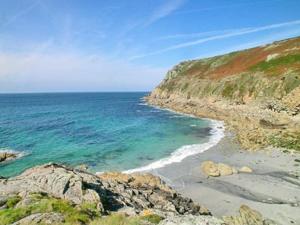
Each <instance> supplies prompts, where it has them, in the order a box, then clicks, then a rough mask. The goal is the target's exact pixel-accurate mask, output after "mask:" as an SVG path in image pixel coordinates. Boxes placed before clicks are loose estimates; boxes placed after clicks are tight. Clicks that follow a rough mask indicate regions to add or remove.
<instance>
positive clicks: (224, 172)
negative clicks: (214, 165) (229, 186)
mask: <svg viewBox="0 0 300 225" xmlns="http://www.w3.org/2000/svg"><path fill="white" fill-rule="evenodd" d="M218 170H219V171H220V175H221V176H228V175H232V174H233V169H232V167H231V166H229V165H227V164H224V163H218Z"/></svg>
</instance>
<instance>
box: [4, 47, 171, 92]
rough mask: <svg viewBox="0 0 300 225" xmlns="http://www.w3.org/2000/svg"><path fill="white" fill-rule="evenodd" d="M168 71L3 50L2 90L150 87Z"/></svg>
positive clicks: (89, 58)
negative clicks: (4, 52)
mask: <svg viewBox="0 0 300 225" xmlns="http://www.w3.org/2000/svg"><path fill="white" fill-rule="evenodd" d="M165 71H166V70H165V69H163V68H149V67H146V66H141V65H134V64H130V63H127V62H124V61H118V60H108V59H106V58H103V57H98V56H97V57H95V56H85V55H80V54H67V53H51V54H39V53H33V54H17V53H10V54H8V53H6V54H3V53H2V54H0V92H2V93H3V92H46V91H126V90H133V91H134V90H151V89H152V88H153V87H154V86H156V85H157V83H156V81H159V80H161V79H162V78H163V77H164V75H165ZM124 87H126V89H124Z"/></svg>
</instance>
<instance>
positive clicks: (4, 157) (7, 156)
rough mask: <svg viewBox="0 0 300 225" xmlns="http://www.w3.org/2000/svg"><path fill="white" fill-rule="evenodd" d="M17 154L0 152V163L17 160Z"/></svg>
mask: <svg viewBox="0 0 300 225" xmlns="http://www.w3.org/2000/svg"><path fill="white" fill-rule="evenodd" d="M17 156H18V154H17V153H12V152H0V162H4V161H8V160H12V159H15V158H17Z"/></svg>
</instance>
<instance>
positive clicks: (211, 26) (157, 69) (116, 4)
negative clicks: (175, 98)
mask: <svg viewBox="0 0 300 225" xmlns="http://www.w3.org/2000/svg"><path fill="white" fill-rule="evenodd" d="M299 12H300V2H299V0H252V1H249V0H209V1H207V0H206V1H204V0H143V1H141V0H127V1H126V0H122V1H121V0H120V1H116V0H110V1H101V0H94V1H92V0H88V1H84V0H76V1H74V0H1V1H0V92H52V91H144V90H145V91H148V90H151V89H152V88H153V87H155V86H156V85H157V84H158V83H159V82H160V80H161V79H162V78H163V77H164V75H165V73H166V71H167V70H168V69H170V68H171V67H172V66H173V65H175V64H176V63H178V62H180V61H182V60H186V59H194V58H202V57H208V56H213V55H218V54H223V53H226V52H230V51H234V50H238V49H244V48H249V47H254V46H257V45H261V44H265V43H269V42H272V41H275V40H280V39H284V38H288V37H294V36H299V35H300V13H299Z"/></svg>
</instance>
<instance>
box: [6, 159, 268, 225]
mask: <svg viewBox="0 0 300 225" xmlns="http://www.w3.org/2000/svg"><path fill="white" fill-rule="evenodd" d="M120 215H121V216H120ZM110 220H111V221H110ZM121 220H122V221H123V220H124V221H125V222H124V221H123V222H122V221H121ZM109 221H110V222H109ZM113 221H115V222H113ZM126 221H127V222H126ZM130 221H131V222H132V221H135V223H131V222H130ZM264 221H265V222H266V221H267V220H264V219H263V217H262V215H260V214H259V213H258V212H256V211H254V210H251V209H250V208H248V207H247V206H243V207H241V209H240V215H239V216H234V217H227V218H224V220H221V219H217V218H215V217H212V216H211V213H210V212H209V211H208V210H207V209H206V208H205V207H203V206H201V205H198V204H195V203H194V202H193V201H192V200H191V199H189V198H184V197H182V196H181V195H180V194H178V193H177V192H176V191H174V190H173V189H172V188H170V187H169V186H167V185H166V184H165V183H164V182H162V180H161V179H160V178H158V177H155V176H153V175H150V174H144V175H142V174H132V175H128V174H122V173H104V174H101V175H99V176H97V175H94V174H91V173H88V172H86V171H83V170H77V169H73V168H69V167H66V166H63V165H58V164H46V165H42V166H37V167H34V168H31V169H28V170H26V171H25V172H24V173H22V174H21V175H19V176H16V177H12V178H8V179H4V178H2V179H0V224H1V225H2V224H15V225H16V224H19V225H21V224H116V225H117V224H149V225H150V224H157V223H160V224H162V225H172V224H186V225H193V224H195V225H196V224H199V225H202V224H203V225H204V224H205V225H206V224H211V225H214V224H215V225H220V224H229V225H230V224H249V225H250V224H251V225H254V224H261V225H263V224H266V223H264Z"/></svg>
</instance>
